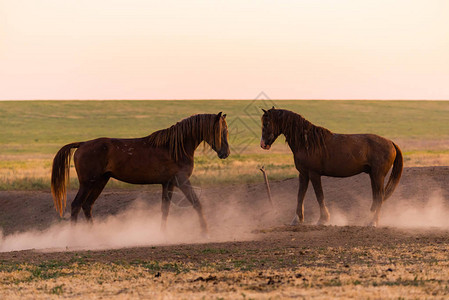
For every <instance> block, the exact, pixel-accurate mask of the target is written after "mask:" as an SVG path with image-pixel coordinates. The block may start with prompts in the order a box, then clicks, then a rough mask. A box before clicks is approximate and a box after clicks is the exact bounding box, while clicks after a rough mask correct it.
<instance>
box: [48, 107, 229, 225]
mask: <svg viewBox="0 0 449 300" xmlns="http://www.w3.org/2000/svg"><path fill="white" fill-rule="evenodd" d="M225 118H226V115H223V116H222V114H221V112H220V113H219V114H217V115H215V114H201V115H194V116H191V117H189V118H186V119H184V120H182V121H180V122H178V123H176V124H175V125H173V126H171V127H170V128H167V129H163V130H159V131H156V132H154V133H153V134H151V135H149V136H146V137H143V138H135V139H110V138H99V139H95V140H90V141H86V142H78V143H72V144H68V145H65V146H64V147H62V148H61V149H60V150H59V151H58V153H57V154H56V156H55V158H54V160H53V170H52V176H51V192H52V194H53V200H54V204H55V208H56V210H57V211H59V214H60V215H61V216H62V215H63V212H64V210H65V206H66V181H67V180H68V178H69V169H70V158H71V153H72V149H74V148H78V150H77V151H76V152H75V155H74V161H75V169H76V172H77V174H78V180H79V185H80V186H79V190H78V193H77V195H76V197H75V199H74V200H73V202H72V211H71V219H72V221H74V222H76V220H77V216H78V213H79V212H80V210H81V208H82V209H83V212H84V215H85V216H86V218H87V219H88V220H91V219H92V205H93V204H94V202H95V200H96V199H97V198H98V196H99V195H100V193H101V192H102V190H103V188H104V187H105V185H106V183H107V182H108V180H109V178H111V177H112V178H115V179H118V180H121V181H124V182H128V183H133V184H155V183H156V184H162V226H161V228H162V230H165V227H166V222H167V216H168V211H169V208H170V201H171V197H172V194H173V188H174V187H178V188H179V189H180V190H181V191H182V192H183V193H184V195H185V196H186V198H187V199H188V200H189V201H190V202H191V203H192V205H193V207H194V209H195V210H196V212H197V213H198V216H199V219H200V225H201V230H202V232H203V233H204V234H205V233H207V224H206V220H205V219H204V216H203V212H202V208H201V203H200V201H199V199H198V197H197V196H196V194H195V192H194V191H193V189H192V186H191V184H190V181H189V177H190V175H191V174H192V171H193V155H194V152H195V149H196V148H197V147H198V145H199V144H200V143H201V142H203V141H205V142H206V143H208V144H209V145H210V146H211V147H212V149H213V150H214V151H215V152H217V154H218V157H219V158H221V159H224V158H226V157H228V156H229V145H228V129H227V124H226V120H225Z"/></svg>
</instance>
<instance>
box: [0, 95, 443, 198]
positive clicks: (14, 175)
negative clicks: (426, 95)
mask: <svg viewBox="0 0 449 300" xmlns="http://www.w3.org/2000/svg"><path fill="white" fill-rule="evenodd" d="M273 104H274V105H276V106H277V107H279V108H285V109H290V110H293V111H295V112H297V113H300V114H302V115H303V116H304V117H305V118H307V119H308V120H310V121H312V122H313V123H314V124H316V125H320V126H324V127H327V128H329V129H330V130H332V131H334V132H339V133H367V132H369V133H376V134H379V135H382V136H385V137H388V138H391V139H393V140H395V141H397V143H398V144H399V145H400V146H401V148H402V150H403V152H404V154H405V159H406V165H408V166H412V165H413V166H415V165H416V166H420V165H441V164H449V150H448V145H449V102H448V101H316V100H314V101H312V100H310V101H304V100H301V101H283V100H273V101H271V100H269V101H266V100H258V101H250V100H247V101H237V100H235V101H234V100H222V101H220V100H214V101H206V100H201V101H191V100H189V101H187V100H183V101H11V102H0V124H1V130H0V189H1V190H11V189H48V188H49V178H50V168H51V161H52V159H53V156H54V154H55V153H56V152H57V151H58V150H59V148H60V147H62V146H63V145H65V144H67V143H70V142H74V141H84V140H88V139H93V138H97V137H102V136H105V137H123V138H129V137H141V136H146V135H148V134H150V133H152V132H153V131H155V130H158V129H163V128H166V127H169V126H171V125H172V124H174V123H175V122H177V121H179V120H181V119H183V118H185V117H188V116H190V115H192V114H196V113H218V112H219V111H223V112H224V113H226V114H227V115H228V117H227V121H228V126H229V133H230V145H231V151H232V153H231V156H230V157H229V158H228V159H226V160H219V159H218V158H217V157H216V156H215V155H213V154H212V153H211V152H210V150H208V149H203V147H200V148H199V149H198V151H197V155H196V169H195V171H194V175H193V181H194V182H195V183H196V184H202V183H204V184H210V183H211V184H214V183H219V182H220V183H221V182H254V181H260V180H262V177H261V174H260V172H259V170H258V169H259V167H260V166H262V165H265V168H266V169H267V171H268V174H269V176H270V178H271V179H282V178H288V177H293V176H296V170H295V169H294V167H293V160H292V158H291V154H290V152H289V150H288V148H287V147H286V145H285V144H284V143H283V139H280V140H278V141H277V142H276V143H275V144H274V146H273V148H272V150H271V151H270V152H266V151H263V150H261V149H260V148H259V146H258V144H259V140H260V132H261V129H260V116H261V110H260V108H269V107H271V105H273ZM72 181H73V184H74V185H76V175H75V173H74V172H72ZM110 186H115V187H122V186H128V185H123V184H120V183H117V182H112V183H110Z"/></svg>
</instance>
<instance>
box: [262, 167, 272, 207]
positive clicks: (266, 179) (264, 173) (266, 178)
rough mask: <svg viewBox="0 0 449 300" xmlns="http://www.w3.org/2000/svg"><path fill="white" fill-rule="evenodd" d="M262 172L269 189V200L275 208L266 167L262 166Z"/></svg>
mask: <svg viewBox="0 0 449 300" xmlns="http://www.w3.org/2000/svg"><path fill="white" fill-rule="evenodd" d="M260 171H262V174H263V178H264V180H265V186H266V187H267V194H268V200H269V201H270V204H271V206H274V205H273V199H271V190H270V184H269V183H268V177H267V173H266V172H265V167H264V166H262V168H260Z"/></svg>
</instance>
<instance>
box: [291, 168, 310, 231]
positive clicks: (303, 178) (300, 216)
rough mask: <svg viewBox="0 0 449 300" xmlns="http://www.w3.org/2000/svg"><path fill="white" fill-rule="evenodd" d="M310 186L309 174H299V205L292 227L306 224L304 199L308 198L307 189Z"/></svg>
mask: <svg viewBox="0 0 449 300" xmlns="http://www.w3.org/2000/svg"><path fill="white" fill-rule="evenodd" d="M308 186H309V175H308V174H307V173H305V172H304V173H299V190H298V203H297V205H296V214H295V217H294V218H293V220H292V222H291V223H290V225H292V226H296V225H299V224H300V223H304V197H305V196H306V192H307V187H308Z"/></svg>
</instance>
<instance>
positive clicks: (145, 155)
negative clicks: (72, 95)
mask: <svg viewBox="0 0 449 300" xmlns="http://www.w3.org/2000/svg"><path fill="white" fill-rule="evenodd" d="M74 161H75V167H76V170H77V172H78V176H79V177H80V175H81V176H82V177H87V178H92V177H95V176H104V175H107V176H110V177H113V178H116V179H118V180H121V181H124V182H128V183H134V184H149V183H164V182H167V181H168V180H170V179H171V178H172V177H173V176H175V174H177V173H178V172H179V171H180V166H179V163H177V162H175V161H174V160H173V158H172V157H171V156H170V154H169V152H168V149H165V148H162V147H153V146H150V145H149V144H148V143H147V142H146V140H145V139H144V138H137V139H111V138H99V139H95V140H91V141H88V142H85V143H84V144H83V145H82V146H81V147H80V148H79V149H78V150H77V151H76V152H75V156H74ZM187 169H189V168H188V167H187ZM191 169H193V161H192V168H191ZM187 172H188V170H187ZM190 173H191V171H190ZM80 179H81V178H80Z"/></svg>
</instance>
